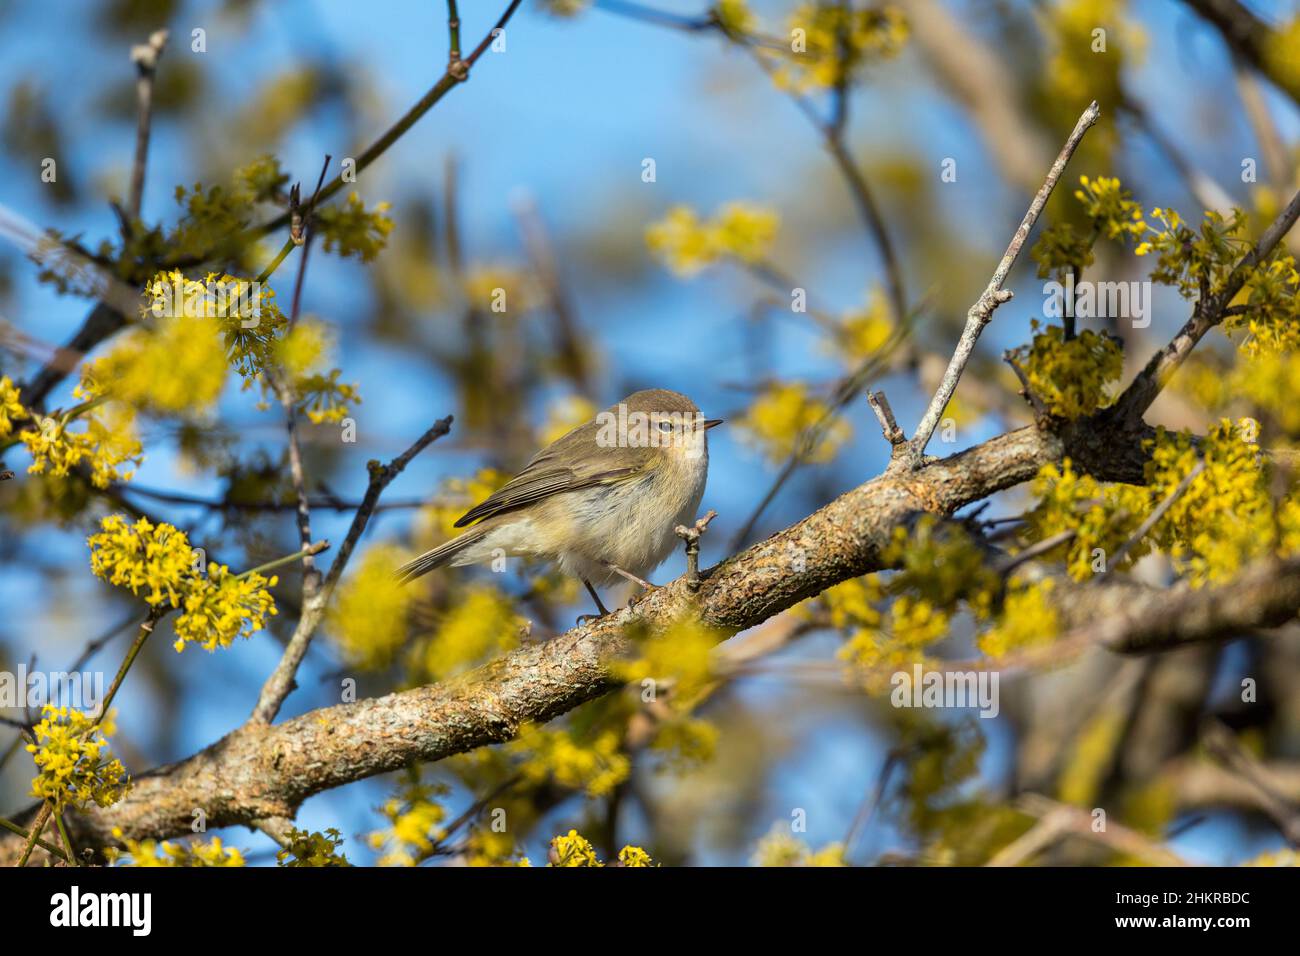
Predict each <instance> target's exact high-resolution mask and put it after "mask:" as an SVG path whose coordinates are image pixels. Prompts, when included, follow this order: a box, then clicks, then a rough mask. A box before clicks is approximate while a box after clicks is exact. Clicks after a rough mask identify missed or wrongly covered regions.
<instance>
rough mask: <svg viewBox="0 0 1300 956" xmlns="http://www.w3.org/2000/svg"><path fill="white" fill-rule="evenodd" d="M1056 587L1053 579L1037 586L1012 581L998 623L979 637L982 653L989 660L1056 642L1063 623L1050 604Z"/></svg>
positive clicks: (1048, 579)
mask: <svg viewBox="0 0 1300 956" xmlns="http://www.w3.org/2000/svg"><path fill="white" fill-rule="evenodd" d="M1054 587H1055V582H1054V581H1053V580H1052V579H1051V578H1045V579H1043V580H1042V581H1040V582H1038V583H1035V584H1024V583H1022V582H1019V581H1016V580H1013V581H1012V582H1011V584H1010V586H1009V588H1008V590H1007V594H1006V598H1005V601H1004V604H1003V606H1002V614H1001V616H1000V617H999V619H998V621H997V623H996V624H994V626H993V627H991V628H989V629H988V630H987V631H985V632H984V633H983V634H981V635H980V637H979V647H980V650H982V651H983V652H984V653H985V654H987V655H988V656H989V657H1001V656H1003V655H1004V654H1007V653H1010V652H1011V651H1018V650H1021V649H1023V648H1027V647H1035V646H1039V645H1042V644H1048V643H1051V642H1052V641H1053V640H1055V639H1056V637H1057V635H1058V634H1059V633H1060V620H1059V618H1058V616H1057V613H1056V608H1055V607H1053V606H1052V603H1051V594H1052V590H1053V588H1054Z"/></svg>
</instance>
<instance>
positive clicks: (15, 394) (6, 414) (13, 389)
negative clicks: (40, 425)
mask: <svg viewBox="0 0 1300 956" xmlns="http://www.w3.org/2000/svg"><path fill="white" fill-rule="evenodd" d="M21 397H22V395H21V391H20V389H19V388H18V386H16V385H14V383H13V382H12V381H10V380H9V376H8V375H0V438H8V437H9V436H10V435H12V434H13V432H14V422H15V421H22V420H23V419H25V418H26V417H27V409H25V408H23V406H22V403H21V402H20V401H19V399H20V398H21Z"/></svg>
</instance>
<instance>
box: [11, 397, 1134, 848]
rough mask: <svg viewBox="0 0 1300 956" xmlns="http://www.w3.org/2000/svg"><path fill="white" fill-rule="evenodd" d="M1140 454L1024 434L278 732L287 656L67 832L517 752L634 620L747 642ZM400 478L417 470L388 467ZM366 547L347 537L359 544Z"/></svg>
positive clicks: (243, 811) (244, 812)
mask: <svg viewBox="0 0 1300 956" xmlns="http://www.w3.org/2000/svg"><path fill="white" fill-rule="evenodd" d="M1138 449H1140V441H1137V440H1134V439H1133V438H1132V437H1131V436H1130V437H1128V438H1119V437H1117V436H1116V434H1115V433H1110V434H1108V433H1106V432H1104V431H1103V430H1102V429H1099V428H1096V427H1093V426H1092V425H1091V424H1090V423H1087V422H1085V423H1081V427H1079V428H1078V429H1077V431H1075V430H1070V431H1068V432H1067V433H1065V434H1064V435H1063V436H1062V435H1056V434H1053V433H1051V432H1047V431H1042V430H1039V429H1037V428H1034V427H1029V428H1022V429H1019V430H1017V431H1013V432H1010V433H1008V434H1006V435H1002V436H999V437H997V438H994V439H991V440H990V441H987V442H985V443H983V444H982V445H979V446H976V447H975V448H971V449H969V450H967V451H964V452H961V453H960V454H957V455H953V456H951V457H949V458H945V459H941V460H938V461H934V462H931V463H929V464H927V465H926V466H925V467H923V468H921V469H919V470H917V471H908V472H905V473H902V474H896V475H895V474H886V475H882V476H880V477H878V478H875V479H873V480H872V481H868V482H867V483H866V484H863V485H861V486H859V487H858V488H855V489H854V490H852V491H849V492H847V493H846V494H844V495H842V496H841V497H839V498H837V499H836V500H835V501H832V502H831V503H829V504H828V505H826V506H825V507H823V508H822V509H820V510H819V511H817V512H815V513H813V514H812V515H809V516H808V517H807V518H805V519H804V520H802V521H800V522H798V523H797V524H795V525H792V526H791V527H789V528H787V529H786V530H784V531H782V532H780V533H778V534H776V535H773V536H772V537H770V538H768V539H767V540H765V541H762V542H760V543H758V544H756V545H754V546H753V547H751V548H749V549H748V550H746V551H744V552H743V553H741V554H739V555H736V556H735V557H733V558H730V559H729V560H727V561H724V562H723V563H722V564H720V565H717V566H716V567H714V568H711V569H709V570H707V571H705V572H702V573H701V581H700V583H699V587H698V590H695V591H692V590H691V589H690V587H689V585H688V582H687V581H686V580H685V579H684V578H683V579H679V580H677V581H674V582H672V583H670V584H668V585H666V586H664V587H660V588H655V589H653V590H651V591H650V592H648V593H647V594H646V596H645V597H644V598H642V600H641V601H640V602H638V604H637V605H636V608H635V610H631V609H624V610H622V611H619V612H618V613H616V614H613V615H609V616H608V617H604V618H600V619H598V620H597V621H594V622H592V623H590V624H586V625H583V626H580V627H576V628H573V629H572V630H569V631H567V632H565V633H564V634H561V635H559V636H558V637H556V638H554V639H553V640H550V641H547V642H545V643H539V644H530V645H527V646H525V647H522V648H520V649H518V650H516V651H514V652H512V653H510V654H507V655H505V656H503V657H502V658H500V659H498V660H495V661H492V662H491V663H489V664H486V665H484V666H483V667H480V668H479V669H477V670H476V671H473V672H471V673H469V674H467V675H465V676H463V677H460V678H457V679H454V680H451V681H447V682H445V683H442V684H437V685H434V686H431V687H421V688H417V689H414V690H410V691H405V692H403V693H399V694H390V695H388V696H387V697H382V698H377V699H371V700H364V701H360V702H358V703H355V704H346V705H340V706H336V707H327V708H322V709H320V710H316V711H312V712H310V713H307V714H304V715H302V716H301V717H297V718H294V719H292V720H289V721H286V722H285V723H283V724H278V725H271V724H270V723H269V721H270V720H271V719H273V717H274V714H275V712H276V710H277V709H278V705H279V702H280V701H282V700H283V695H284V694H287V692H288V689H289V688H290V687H291V686H292V681H293V672H294V671H295V670H296V666H297V660H301V657H300V656H299V655H293V657H296V658H297V660H293V659H292V658H291V655H290V654H289V653H288V652H286V656H285V661H283V662H282V664H281V668H280V669H278V670H277V674H276V676H274V677H273V679H272V681H270V682H268V684H267V687H266V688H264V689H263V697H264V703H265V706H264V704H263V703H262V702H260V703H259V709H258V712H257V713H256V715H255V718H254V719H251V720H250V721H249V722H248V724H246V725H245V726H243V727H240V728H239V729H237V730H235V731H234V732H232V733H231V734H230V735H228V736H227V737H225V738H224V739H222V740H220V741H218V742H217V743H215V744H213V745H211V746H210V747H208V748H206V749H205V750H203V751H201V752H200V753H198V754H195V755H194V756H192V757H190V758H188V759H187V760H184V761H181V762H180V763H177V764H172V765H169V766H166V767H161V768H159V769H157V770H154V771H152V772H150V773H148V774H145V775H143V776H141V777H138V778H137V779H136V781H135V787H134V789H133V790H132V792H131V793H130V794H129V795H128V796H127V797H126V799H125V800H123V801H122V802H121V803H119V804H116V805H115V806H113V807H110V808H107V809H103V810H95V811H92V812H90V813H88V814H86V815H82V816H78V817H75V818H74V819H73V820H70V821H69V824H70V826H71V827H72V829H73V838H74V840H75V841H76V843H77V845H78V846H79V847H82V846H91V847H102V846H103V845H104V844H105V843H106V842H107V841H108V840H109V839H110V835H111V830H112V828H113V827H114V826H120V827H121V828H122V830H123V832H124V833H125V834H126V835H127V836H130V837H136V838H143V837H155V838H162V837H168V836H175V835H178V834H182V833H187V832H189V828H190V824H191V822H192V820H193V810H194V808H195V807H202V808H203V809H204V810H205V811H206V812H207V816H208V824H209V826H212V827H221V826H230V825H249V824H252V823H253V822H254V821H257V820H263V819H266V818H269V817H286V818H292V817H293V814H294V812H295V811H296V809H297V807H298V806H299V805H300V804H301V803H302V801H303V800H305V799H307V798H308V797H310V796H312V795H313V794H316V793H319V792H321V791H323V790H328V789H330V788H333V787H339V786H342V785H344V784H347V783H350V782H353V781H356V780H360V779H363V778H365V777H370V776H373V775H375V774H379V773H385V772H388V771H392V770H397V769H400V768H402V767H405V766H407V765H408V764H410V763H411V762H412V761H436V760H441V759H443V758H444V757H448V756H451V755H453V754H457V753H464V752H466V751H469V750H473V749H474V748H477V747H481V746H483V745H485V744H492V743H499V742H501V741H504V740H509V739H511V738H512V737H513V736H514V735H515V734H516V733H517V731H518V729H519V727H520V725H521V724H523V723H524V722H529V721H537V722H544V721H547V720H550V719H552V718H554V717H557V716H559V715H561V714H563V713H565V712H567V711H569V710H572V709H573V708H574V707H577V706H578V705H579V704H582V703H584V702H586V701H588V700H591V699H593V698H595V697H599V696H601V695H603V694H606V693H609V692H610V691H612V690H614V689H615V688H616V687H617V686H618V681H617V680H616V678H614V677H613V675H612V674H611V673H610V670H609V667H608V662H609V660H610V659H611V658H613V657H617V656H620V655H624V654H627V653H629V652H631V651H632V649H633V645H632V643H631V642H630V640H629V639H628V638H627V637H626V636H625V635H624V628H625V626H626V625H627V624H628V623H630V622H631V621H633V620H637V621H639V622H641V623H643V624H645V625H647V626H649V627H652V628H653V627H661V626H663V625H665V624H667V623H668V622H670V621H672V620H674V619H675V618H677V617H679V616H681V615H682V614H685V613H695V614H698V615H699V617H700V618H701V619H702V620H703V622H704V623H706V624H709V625H712V626H714V627H717V628H719V629H720V630H722V631H724V632H725V633H731V634H734V633H736V632H738V631H741V630H745V629H747V628H750V627H753V626H754V625H756V624H759V623H761V622H762V621H765V620H767V619H768V618H770V617H772V616H773V615H775V614H777V613H779V612H781V611H783V610H785V609H787V608H790V607H793V606H794V605H795V604H797V603H799V602H800V601H802V600H803V599H805V598H808V597H812V596H814V595H816V594H819V593H820V592H821V591H823V590H825V589H826V588H828V587H831V586H832V585H834V584H838V583H839V582H841V581H844V580H847V579H849V578H851V577H856V576H857V575H860V574H864V573H867V572H869V571H873V570H878V569H880V567H881V566H882V559H881V554H882V551H883V550H884V549H885V548H886V547H887V546H888V544H889V542H890V540H891V537H892V533H893V529H894V528H895V527H898V526H900V525H902V524H904V523H905V522H907V521H909V520H910V519H911V518H912V517H913V516H914V515H915V514H917V513H918V512H924V511H929V512H934V513H939V514H950V513H952V512H953V511H955V510H956V509H958V508H960V507H962V506H963V505H966V504H969V503H970V502H972V501H976V500H979V499H982V498H985V497H987V496H988V495H990V494H993V493H994V492H997V491H1000V490H1002V489H1005V488H1009V487H1011V486H1012V485H1015V484H1018V483H1020V482H1022V481H1025V480H1027V479H1029V478H1031V477H1032V476H1033V475H1034V474H1035V473H1036V472H1037V470H1038V469H1039V468H1040V467H1041V466H1042V465H1043V464H1045V463H1047V462H1049V461H1058V460H1059V459H1060V458H1061V457H1062V456H1064V455H1065V454H1067V453H1068V454H1069V455H1070V456H1071V458H1073V459H1074V460H1075V461H1076V462H1079V463H1080V467H1088V465H1087V463H1089V462H1093V463H1097V464H1098V465H1099V467H1100V471H1099V472H1098V475H1097V476H1098V477H1099V478H1103V479H1107V480H1117V481H1133V480H1140V477H1141V472H1142V461H1141V452H1140V451H1139V450H1138ZM1117 452H1118V454H1117ZM408 454H409V453H408ZM403 458H404V459H405V460H409V457H407V456H403ZM399 463H400V464H402V465H404V464H405V461H404V460H402V459H398V460H396V461H395V462H394V463H393V465H391V466H389V467H390V468H392V467H394V466H396V465H398V464H399ZM373 487H374V485H373V483H372V488H373ZM375 497H377V493H376V494H375V495H372V494H371V493H370V492H367V498H375ZM360 517H361V516H360V515H358V518H360ZM354 527H355V524H354ZM355 537H356V535H353V534H351V533H349V535H348V541H351V542H353V543H355ZM349 547H350V545H349V544H348V543H347V542H345V544H344V549H348V548H349ZM344 558H345V554H344V553H340V555H339V558H338V559H337V560H336V561H335V565H334V567H332V568H331V569H330V573H329V576H327V578H326V583H325V586H324V587H322V589H321V592H320V593H326V592H327V591H328V588H329V586H330V584H331V581H330V579H331V577H333V576H334V574H335V568H341V567H342V565H343V563H344ZM306 613H307V611H306V609H304V614H306ZM303 649H304V652H305V645H304V648H303ZM16 842H18V841H17V840H16V838H13V839H9V838H6V837H4V836H3V835H0V862H3V861H5V860H7V859H10V858H11V857H12V856H14V855H15V854H14V844H15V843H16ZM18 850H19V851H20V850H21V845H20V844H19V846H18Z"/></svg>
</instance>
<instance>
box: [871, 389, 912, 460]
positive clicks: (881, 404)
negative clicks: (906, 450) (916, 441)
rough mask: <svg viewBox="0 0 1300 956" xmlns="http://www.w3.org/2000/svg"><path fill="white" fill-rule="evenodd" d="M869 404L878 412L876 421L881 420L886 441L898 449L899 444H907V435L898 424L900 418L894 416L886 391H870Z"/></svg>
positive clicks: (881, 428) (892, 447)
mask: <svg viewBox="0 0 1300 956" xmlns="http://www.w3.org/2000/svg"><path fill="white" fill-rule="evenodd" d="M867 404H869V405H870V406H871V410H872V411H873V412H875V413H876V421H878V422H880V430H881V432H882V433H884V436H885V441H887V442H889V444H890V447H891V449H894V450H897V449H898V447H899V446H901V445H905V444H907V435H905V434H904V433H903V429H901V428H900V427H899V426H898V420H897V419H896V418H894V410H893V409H892V408H890V407H889V399H888V398H886V397H885V393H884V392H883V391H877V392H868V393H867Z"/></svg>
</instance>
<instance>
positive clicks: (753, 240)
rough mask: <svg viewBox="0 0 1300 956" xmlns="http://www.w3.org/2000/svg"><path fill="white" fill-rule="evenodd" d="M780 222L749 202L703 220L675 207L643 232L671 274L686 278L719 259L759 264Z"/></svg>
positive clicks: (770, 212) (738, 203) (691, 211)
mask: <svg viewBox="0 0 1300 956" xmlns="http://www.w3.org/2000/svg"><path fill="white" fill-rule="evenodd" d="M779 223H780V220H779V219H778V217H777V214H776V213H775V212H773V211H772V210H770V209H766V208H764V207H762V206H756V205H753V204H751V203H744V202H733V203H728V204H727V205H725V206H723V207H722V208H721V209H720V210H719V211H718V212H716V213H715V214H714V216H713V218H712V219H709V220H705V221H701V220H700V218H699V216H698V215H697V214H696V212H695V210H693V209H691V208H690V207H689V206H674V207H673V208H672V209H670V210H668V214H667V216H665V217H664V218H663V219H662V220H660V221H659V222H656V223H654V224H652V225H651V226H649V227H648V228H647V229H646V234H645V239H646V245H647V246H649V248H650V250H651V251H652V252H655V253H658V254H659V255H660V256H662V257H663V259H664V261H665V262H666V263H667V265H668V268H669V269H670V270H672V272H673V273H674V274H676V275H679V276H683V277H685V276H692V275H695V274H696V273H697V272H699V271H700V270H701V269H703V268H705V267H706V266H710V265H712V264H713V263H715V262H718V261H719V260H722V259H728V258H730V259H736V260H738V261H740V262H743V263H746V264H750V265H752V264H755V263H759V262H762V261H763V259H764V258H765V257H766V256H767V254H768V251H769V250H770V249H771V247H772V241H773V240H774V239H775V238H776V230H777V226H778V225H779Z"/></svg>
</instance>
